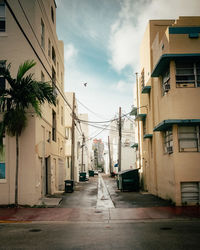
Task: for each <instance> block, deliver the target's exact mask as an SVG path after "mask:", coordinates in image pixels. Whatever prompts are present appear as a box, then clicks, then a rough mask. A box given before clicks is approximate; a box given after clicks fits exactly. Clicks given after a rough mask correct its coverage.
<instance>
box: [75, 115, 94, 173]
mask: <svg viewBox="0 0 200 250" xmlns="http://www.w3.org/2000/svg"><path fill="white" fill-rule="evenodd" d="M78 118H79V119H80V120H83V121H85V122H81V123H80V132H82V134H80V133H79V135H78V141H79V171H80V172H88V170H89V169H90V168H91V166H90V164H91V161H90V138H89V131H88V123H87V122H88V114H79V115H78Z"/></svg>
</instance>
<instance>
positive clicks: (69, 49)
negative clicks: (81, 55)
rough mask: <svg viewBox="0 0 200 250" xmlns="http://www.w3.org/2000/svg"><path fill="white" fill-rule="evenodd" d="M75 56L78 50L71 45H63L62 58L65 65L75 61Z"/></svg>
mask: <svg viewBox="0 0 200 250" xmlns="http://www.w3.org/2000/svg"><path fill="white" fill-rule="evenodd" d="M77 54H78V50H77V49H76V48H75V47H74V45H73V44H71V43H69V44H66V45H65V48H64V58H65V62H66V63H69V62H72V61H73V60H75V58H76V56H77Z"/></svg>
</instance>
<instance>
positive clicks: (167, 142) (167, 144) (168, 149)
mask: <svg viewBox="0 0 200 250" xmlns="http://www.w3.org/2000/svg"><path fill="white" fill-rule="evenodd" d="M164 151H165V153H168V154H171V153H173V133H172V128H171V129H169V130H167V131H165V132H164Z"/></svg>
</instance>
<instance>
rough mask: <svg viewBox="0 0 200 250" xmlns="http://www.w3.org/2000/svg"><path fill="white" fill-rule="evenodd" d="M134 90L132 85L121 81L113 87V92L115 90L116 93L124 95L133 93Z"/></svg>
mask: <svg viewBox="0 0 200 250" xmlns="http://www.w3.org/2000/svg"><path fill="white" fill-rule="evenodd" d="M132 88H133V86H132V83H131V84H130V83H127V82H125V81H122V80H121V81H119V82H118V83H117V84H113V85H112V86H111V89H112V90H115V91H117V92H119V93H123V94H125V93H127V94H128V93H130V91H132Z"/></svg>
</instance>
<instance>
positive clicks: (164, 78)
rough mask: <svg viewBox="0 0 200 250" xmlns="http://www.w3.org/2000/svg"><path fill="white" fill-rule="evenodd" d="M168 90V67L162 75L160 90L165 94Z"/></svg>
mask: <svg viewBox="0 0 200 250" xmlns="http://www.w3.org/2000/svg"><path fill="white" fill-rule="evenodd" d="M169 90H170V72H169V68H168V69H167V70H166V71H165V72H164V73H163V75H162V91H163V95H165V94H166V93H167V92H168V91H169Z"/></svg>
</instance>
